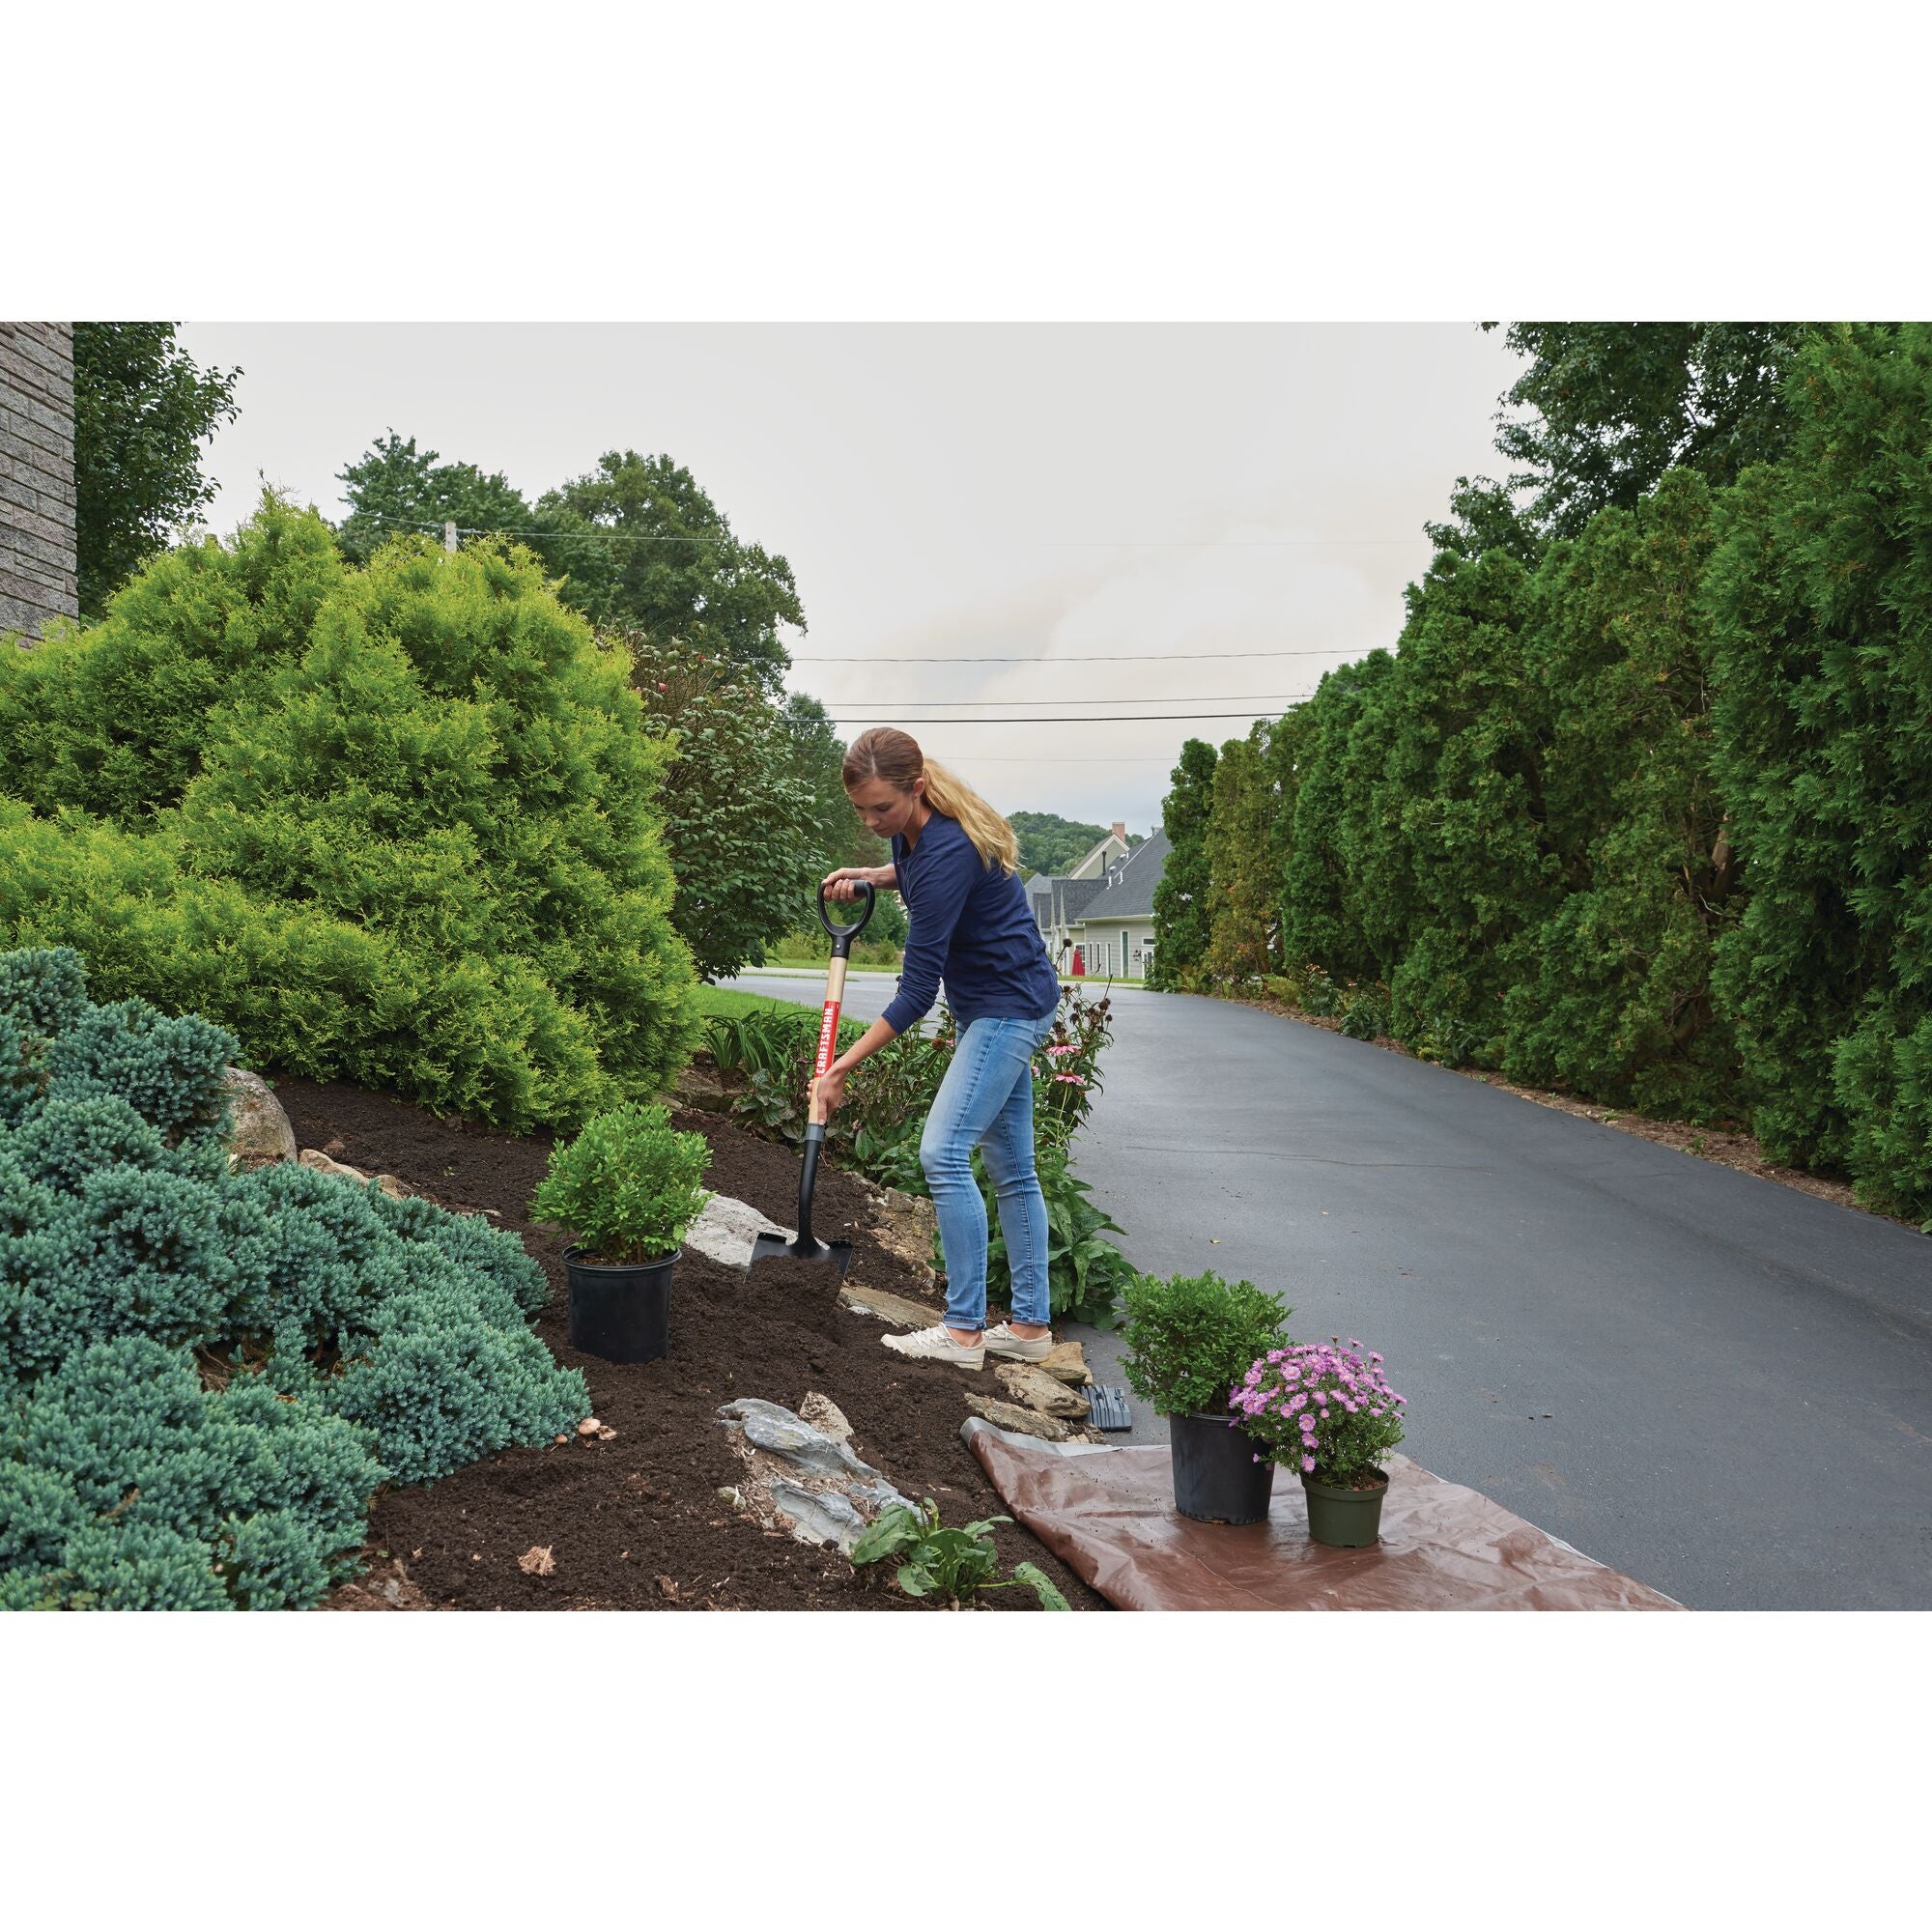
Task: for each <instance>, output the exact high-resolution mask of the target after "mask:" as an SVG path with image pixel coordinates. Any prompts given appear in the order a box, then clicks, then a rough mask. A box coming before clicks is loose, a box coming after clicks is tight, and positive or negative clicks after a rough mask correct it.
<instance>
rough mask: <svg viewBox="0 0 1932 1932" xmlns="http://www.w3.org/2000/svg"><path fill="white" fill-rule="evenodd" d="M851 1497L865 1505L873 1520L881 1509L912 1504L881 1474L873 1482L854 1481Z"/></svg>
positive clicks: (903, 1507) (906, 1506) (910, 1505)
mask: <svg viewBox="0 0 1932 1932" xmlns="http://www.w3.org/2000/svg"><path fill="white" fill-rule="evenodd" d="M851 1494H852V1495H853V1497H854V1498H855V1499H856V1500H858V1501H860V1502H863V1503H864V1504H865V1505H866V1513H867V1516H869V1517H871V1518H872V1519H874V1520H877V1518H878V1515H879V1512H880V1511H881V1510H889V1509H893V1508H895V1507H896V1508H899V1509H911V1508H912V1504H911V1503H909V1502H908V1501H907V1500H906V1499H905V1497H903V1496H902V1495H900V1494H899V1492H897V1491H896V1490H895V1489H894V1488H893V1486H892V1485H891V1484H890V1483H889V1482H887V1481H886V1479H885V1478H884V1477H883V1476H881V1477H880V1478H879V1479H878V1481H877V1482H874V1483H855V1484H854V1485H853V1487H852V1490H851Z"/></svg>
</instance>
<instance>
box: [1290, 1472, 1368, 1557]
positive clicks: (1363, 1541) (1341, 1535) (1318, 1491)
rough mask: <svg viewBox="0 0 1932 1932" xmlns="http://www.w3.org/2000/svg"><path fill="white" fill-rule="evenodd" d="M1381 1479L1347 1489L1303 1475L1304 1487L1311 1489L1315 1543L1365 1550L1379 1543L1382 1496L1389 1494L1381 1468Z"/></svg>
mask: <svg viewBox="0 0 1932 1932" xmlns="http://www.w3.org/2000/svg"><path fill="white" fill-rule="evenodd" d="M1374 1473H1375V1475H1376V1476H1377V1477H1378V1481H1377V1482H1376V1483H1375V1484H1374V1485H1373V1487H1371V1488H1369V1489H1366V1490H1345V1489H1340V1488H1338V1487H1337V1486H1336V1485H1335V1484H1333V1483H1318V1482H1317V1481H1316V1480H1315V1479H1314V1477H1312V1476H1303V1477H1302V1479H1301V1487H1302V1488H1303V1489H1304V1490H1306V1491H1307V1492H1308V1535H1309V1540H1310V1541H1311V1542H1313V1543H1325V1544H1326V1545H1327V1546H1328V1547H1329V1548H1331V1549H1366V1548H1368V1547H1369V1545H1370V1544H1372V1543H1378V1542H1380V1540H1381V1533H1382V1498H1383V1497H1384V1496H1385V1495H1387V1494H1388V1487H1389V1485H1388V1478H1387V1477H1386V1476H1384V1475H1383V1474H1382V1472H1381V1471H1380V1470H1379V1469H1378V1470H1376V1471H1375V1472H1374Z"/></svg>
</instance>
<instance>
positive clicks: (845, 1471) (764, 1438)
mask: <svg viewBox="0 0 1932 1932" xmlns="http://www.w3.org/2000/svg"><path fill="white" fill-rule="evenodd" d="M745 1440H746V1441H747V1442H749V1443H750V1444H751V1445H752V1447H753V1448H754V1449H762V1450H763V1451H764V1452H765V1453H766V1454H767V1455H768V1456H780V1457H782V1458H783V1459H784V1461H786V1462H787V1463H790V1464H791V1465H792V1466H793V1467H794V1468H796V1469H811V1470H814V1471H816V1472H817V1473H818V1474H820V1475H825V1476H836V1475H851V1476H869V1475H870V1474H871V1473H872V1471H871V1470H870V1469H868V1468H867V1466H866V1464H865V1463H862V1462H860V1460H859V1459H858V1457H856V1456H855V1455H853V1453H852V1452H851V1450H849V1449H848V1448H846V1446H845V1445H844V1443H842V1442H835V1441H834V1440H833V1439H832V1437H831V1436H829V1435H819V1433H818V1431H817V1430H815V1429H809V1428H807V1427H806V1425H805V1424H804V1423H802V1422H801V1421H799V1419H798V1418H797V1417H796V1416H792V1417H789V1418H788V1419H787V1420H785V1421H783V1422H781V1421H779V1420H778V1418H777V1417H775V1416H769V1415H750V1416H747V1417H746V1418H745Z"/></svg>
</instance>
